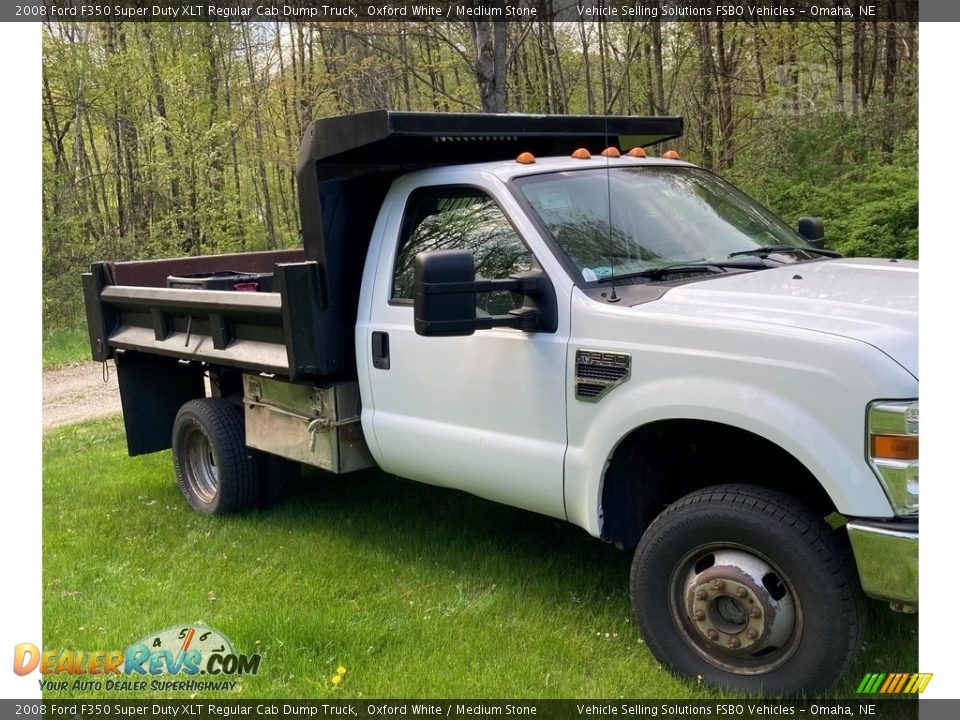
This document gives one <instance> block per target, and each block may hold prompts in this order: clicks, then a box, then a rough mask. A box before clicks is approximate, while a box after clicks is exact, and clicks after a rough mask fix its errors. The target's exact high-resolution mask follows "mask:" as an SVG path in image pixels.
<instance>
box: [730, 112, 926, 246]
mask: <svg viewBox="0 0 960 720" xmlns="http://www.w3.org/2000/svg"><path fill="white" fill-rule="evenodd" d="M895 110H896V111H902V112H904V113H905V115H902V116H900V117H899V118H897V119H894V115H895V112H893V111H891V112H890V113H888V114H887V116H886V120H887V122H888V123H889V124H888V125H886V126H884V127H883V128H881V129H880V130H878V128H877V124H878V122H877V120H878V118H877V115H879V113H868V114H865V115H864V116H860V117H851V116H847V115H840V114H837V113H824V114H819V115H806V116H803V117H802V118H791V119H789V120H781V121H779V122H776V123H774V124H772V125H771V127H770V129H769V133H768V134H767V135H765V136H764V137H762V138H760V139H759V140H758V141H757V143H756V145H755V146H754V147H753V149H752V150H751V152H750V153H746V154H744V155H742V156H741V157H740V158H738V160H737V163H736V164H735V165H734V167H733V168H732V169H731V171H730V173H728V177H729V179H731V180H732V181H733V182H735V183H736V184H737V185H739V186H740V187H741V188H742V189H743V190H744V191H746V192H747V193H748V194H750V195H752V196H754V197H755V198H757V199H758V200H760V201H761V202H762V203H763V204H765V205H767V206H768V207H769V208H770V209H772V210H773V211H774V212H776V213H777V214H779V215H781V216H782V217H783V218H784V219H786V220H787V221H788V222H790V223H791V224H793V225H794V226H795V225H796V222H797V220H798V219H799V217H800V216H802V215H818V216H820V217H822V218H823V220H824V225H825V228H826V234H827V238H826V246H827V247H829V248H831V249H834V250H837V251H839V252H842V253H843V254H844V255H849V256H862V257H895V258H912V259H916V258H917V257H918V254H919V231H918V221H919V186H918V182H919V180H918V171H917V167H918V162H917V160H918V138H917V130H916V117H915V108H914V109H913V111H914V115H913V118H911V117H910V108H909V107H898V108H896V109H895ZM878 132H885V133H887V134H888V135H887V136H888V137H891V136H892V137H893V138H894V139H893V140H892V141H891V143H890V144H891V147H890V149H889V150H884V149H883V148H882V147H878V146H877V143H875V142H874V139H875V138H876V137H878V135H877V134H876V133H878Z"/></svg>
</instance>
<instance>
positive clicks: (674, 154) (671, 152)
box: [660, 150, 680, 160]
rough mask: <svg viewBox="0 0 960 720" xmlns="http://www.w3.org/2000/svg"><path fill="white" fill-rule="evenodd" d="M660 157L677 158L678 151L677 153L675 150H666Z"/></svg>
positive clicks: (678, 156)
mask: <svg viewBox="0 0 960 720" xmlns="http://www.w3.org/2000/svg"><path fill="white" fill-rule="evenodd" d="M660 157H662V158H663V159H664V160H679V159H680V153H678V152H677V151H676V150H667V151H666V152H665V153H664V154H663V155H661V156H660Z"/></svg>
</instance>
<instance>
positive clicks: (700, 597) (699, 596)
mask: <svg viewBox="0 0 960 720" xmlns="http://www.w3.org/2000/svg"><path fill="white" fill-rule="evenodd" d="M696 598H697V600H706V599H707V591H706V590H697V594H696Z"/></svg>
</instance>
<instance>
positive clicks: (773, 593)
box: [83, 111, 919, 694]
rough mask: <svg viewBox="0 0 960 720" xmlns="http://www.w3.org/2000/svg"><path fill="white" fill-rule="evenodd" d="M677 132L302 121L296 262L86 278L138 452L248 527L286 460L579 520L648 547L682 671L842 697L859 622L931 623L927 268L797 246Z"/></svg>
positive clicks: (661, 642)
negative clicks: (370, 473)
mask: <svg viewBox="0 0 960 720" xmlns="http://www.w3.org/2000/svg"><path fill="white" fill-rule="evenodd" d="M681 132H682V121H681V119H680V118H663V117H657V118H643V117H573V116H565V117H564V116H550V117H533V116H523V115H437V114H419V113H394V112H383V111H378V112H371V113H364V114H359V115H353V116H346V117H339V118H330V119H325V120H319V121H317V122H315V123H313V124H312V125H311V126H310V127H309V128H308V130H307V133H306V136H305V138H304V140H303V143H302V147H301V152H300V157H299V162H298V180H299V195H300V215H301V222H302V233H303V248H299V249H294V250H285V251H273V252H256V253H242V254H233V255H220V256H201V257H191V258H180V259H174V260H156V261H140V262H113V263H110V262H104V263H97V264H95V265H93V267H92V268H91V272H90V273H87V274H85V275H84V278H83V281H84V297H85V303H86V311H87V317H88V325H89V331H90V340H91V349H92V353H93V357H94V359H95V360H98V361H106V360H107V359H108V358H110V357H114V358H115V359H116V366H117V372H118V376H119V384H120V391H121V396H122V403H123V412H124V422H125V430H126V438H127V444H128V450H129V453H130V454H131V455H138V454H143V453H150V452H156V451H160V450H165V449H168V448H172V451H173V452H172V454H173V461H174V467H175V471H176V477H177V482H178V484H179V486H180V489H181V490H182V492H183V495H184V496H185V498H186V500H187V502H189V503H190V505H191V506H193V507H194V508H195V509H196V510H198V511H200V512H203V513H210V514H220V513H232V512H239V511H243V510H247V509H249V508H252V507H254V506H255V505H256V504H257V503H258V502H260V501H262V500H263V499H265V498H267V497H269V496H271V495H276V494H277V489H278V488H279V487H280V486H281V484H282V480H283V478H284V477H285V476H287V475H289V474H290V473H291V472H296V471H298V470H299V467H300V464H307V465H312V466H316V467H319V468H322V469H324V470H327V471H329V472H330V473H348V472H351V471H354V470H359V469H362V468H366V467H370V466H373V465H378V466H379V467H381V468H382V469H383V470H385V471H386V472H388V473H394V474H396V475H399V476H402V477H405V478H411V479H413V480H418V481H421V482H425V483H430V484H433V485H440V486H445V487H450V488H457V489H460V490H464V491H466V492H469V493H473V494H475V495H479V496H481V497H485V498H489V499H492V500H495V501H498V502H501V503H506V504H509V505H513V506H516V507H520V508H525V509H527V510H531V511H533V512H537V513H543V514H545V515H549V516H551V517H555V518H560V519H564V520H567V521H569V522H571V523H574V524H576V525H579V526H580V527H582V528H583V529H584V530H586V531H587V532H588V533H590V534H591V535H593V536H595V537H597V538H601V539H603V540H606V541H608V542H612V543H616V544H618V545H620V546H622V547H624V548H627V549H631V550H632V551H633V552H634V561H633V566H632V573H631V576H630V595H631V598H632V602H633V608H634V612H635V615H636V621H637V624H638V625H639V628H640V631H641V632H642V633H643V636H644V637H645V638H646V641H647V644H648V645H649V647H650V649H651V650H652V652H653V653H654V654H655V655H656V656H657V658H659V659H660V660H661V661H662V662H663V663H664V664H665V665H666V666H667V667H668V668H670V669H672V670H673V671H675V672H676V673H679V674H681V675H684V676H687V677H690V678H697V677H701V678H702V679H703V680H705V681H706V682H709V683H712V684H714V685H717V686H721V687H726V688H731V689H734V690H740V691H750V692H757V691H759V692H764V693H769V694H791V693H798V692H815V691H821V690H824V689H826V688H829V687H830V686H831V685H833V684H834V683H835V682H836V681H837V679H838V678H840V677H841V676H842V675H843V673H844V672H846V671H847V670H848V669H849V667H850V665H851V662H852V661H853V658H854V655H855V654H856V652H857V650H858V648H859V646H860V643H861V637H862V628H863V622H864V610H863V607H864V597H865V596H870V597H872V598H876V599H881V600H885V601H888V602H889V603H890V604H891V606H892V607H893V608H894V609H896V610H902V611H913V610H916V608H917V605H918V592H917V574H918V500H919V498H918V495H919V472H918V467H919V464H918V444H919V406H918V369H917V365H918V360H917V286H918V283H917V277H918V276H917V266H916V264H915V263H914V262H909V261H903V260H869V259H847V258H842V257H840V256H838V255H837V254H836V253H832V252H829V251H827V250H824V249H823V248H822V246H821V245H822V242H821V237H822V223H821V222H819V220H818V219H816V218H804V219H802V220H801V222H800V227H799V230H798V231H794V230H793V229H791V228H790V227H787V226H786V225H785V224H784V223H783V222H782V221H781V220H779V219H778V218H777V217H775V216H774V215H772V214H771V213H770V212H769V211H767V210H766V209H764V208H763V207H761V206H760V205H759V204H758V203H756V202H755V201H753V200H751V199H750V198H749V197H747V196H745V195H744V194H742V193H741V192H739V191H738V190H736V189H734V188H733V187H731V186H730V185H729V184H727V183H726V182H724V181H723V180H721V179H720V178H718V177H717V176H716V175H714V174H712V173H710V172H708V171H707V170H704V169H701V168H698V167H695V166H693V165H691V164H688V163H685V162H682V161H681V160H679V159H678V158H677V157H676V154H675V153H672V152H665V153H663V155H662V156H660V157H652V156H648V155H647V154H646V152H645V151H644V150H643V148H644V147H651V146H653V145H655V144H657V143H662V142H664V141H666V140H669V139H670V138H674V137H677V136H679V135H680V134H681ZM651 154H652V152H651ZM205 379H206V380H208V381H209V382H208V383H205ZM207 386H209V390H207V389H206V388H207ZM208 395H209V396H208ZM437 541H438V542H440V541H442V538H437Z"/></svg>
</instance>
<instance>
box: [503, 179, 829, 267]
mask: <svg viewBox="0 0 960 720" xmlns="http://www.w3.org/2000/svg"><path fill="white" fill-rule="evenodd" d="M608 173H609V180H610V181H609V185H608V183H607V177H608ZM515 183H516V185H517V186H518V187H519V188H520V191H521V193H522V194H523V196H524V197H525V198H526V199H527V201H528V202H529V203H530V205H531V207H532V208H533V211H534V212H535V213H536V214H537V215H538V216H539V218H540V220H541V221H542V222H543V224H544V225H545V226H546V228H547V229H548V230H549V231H550V234H551V235H552V236H553V239H554V240H555V241H556V243H557V245H558V246H559V247H560V249H561V250H562V251H563V252H564V254H566V256H567V257H568V258H569V259H570V261H571V262H573V263H574V264H575V265H576V266H577V269H578V270H579V272H580V273H581V274H582V276H583V278H584V279H585V280H587V281H595V280H603V279H605V278H610V277H618V276H624V275H630V274H633V273H637V272H642V271H644V270H649V269H651V268H657V267H663V266H666V265H672V264H675V263H701V262H704V263H709V262H719V261H721V260H726V259H727V258H729V257H730V254H731V253H737V252H742V251H745V250H754V249H757V248H761V247H768V246H783V245H788V246H791V247H797V248H808V247H810V246H809V245H808V244H807V243H806V242H805V241H804V240H803V239H802V238H801V237H800V236H799V235H798V234H796V233H795V232H794V231H793V230H792V229H791V228H790V227H788V226H787V225H786V224H784V222H783V221H782V220H780V219H779V218H777V217H776V216H775V215H773V214H772V213H771V212H770V211H769V210H767V209H765V208H764V207H762V206H761V205H759V204H758V203H756V202H754V201H753V200H751V199H750V198H749V197H747V196H746V195H744V194H743V193H742V192H740V191H739V190H737V189H736V188H734V187H733V186H732V185H729V184H727V183H726V182H724V181H723V180H721V179H720V178H718V177H717V176H716V175H714V174H713V173H710V172H707V171H706V170H701V169H699V168H691V167H666V166H646V167H619V168H617V167H611V168H609V170H608V169H607V168H596V169H590V170H573V171H568V172H555V173H546V174H543V175H530V176H527V177H522V178H518V179H517V180H516V181H515Z"/></svg>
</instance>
